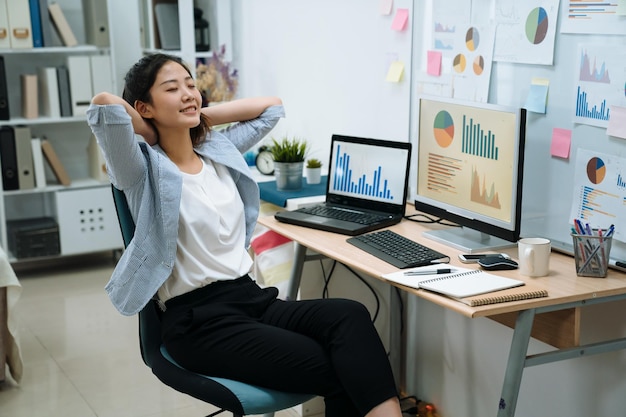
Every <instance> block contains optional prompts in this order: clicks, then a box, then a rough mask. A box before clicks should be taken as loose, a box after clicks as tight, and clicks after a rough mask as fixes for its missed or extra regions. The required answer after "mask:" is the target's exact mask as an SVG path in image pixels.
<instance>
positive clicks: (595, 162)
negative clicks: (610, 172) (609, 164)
mask: <svg viewBox="0 0 626 417" xmlns="http://www.w3.org/2000/svg"><path fill="white" fill-rule="evenodd" d="M605 176H606V165H605V164H604V161H603V160H602V159H600V158H598V157H593V158H591V159H590V160H589V162H587V178H589V181H591V182H592V183H593V184H600V183H601V182H602V180H604V177H605Z"/></svg>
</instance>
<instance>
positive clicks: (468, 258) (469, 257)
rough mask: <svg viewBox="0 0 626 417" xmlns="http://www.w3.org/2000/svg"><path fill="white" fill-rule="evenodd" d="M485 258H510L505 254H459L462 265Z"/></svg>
mask: <svg viewBox="0 0 626 417" xmlns="http://www.w3.org/2000/svg"><path fill="white" fill-rule="evenodd" d="M485 256H501V257H503V258H505V259H510V258H511V257H510V256H509V255H507V254H506V253H461V254H459V259H460V260H461V262H463V263H464V264H473V263H476V262H478V260H479V259H480V258H484V257H485Z"/></svg>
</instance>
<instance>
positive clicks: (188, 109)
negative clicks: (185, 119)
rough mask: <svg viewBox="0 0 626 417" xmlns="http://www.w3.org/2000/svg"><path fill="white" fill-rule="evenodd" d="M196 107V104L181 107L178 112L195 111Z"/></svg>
mask: <svg viewBox="0 0 626 417" xmlns="http://www.w3.org/2000/svg"><path fill="white" fill-rule="evenodd" d="M196 109H197V107H196V106H191V107H185V108H184V109H182V110H181V111H180V112H181V113H195V111H196Z"/></svg>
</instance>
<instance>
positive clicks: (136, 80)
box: [122, 54, 211, 147]
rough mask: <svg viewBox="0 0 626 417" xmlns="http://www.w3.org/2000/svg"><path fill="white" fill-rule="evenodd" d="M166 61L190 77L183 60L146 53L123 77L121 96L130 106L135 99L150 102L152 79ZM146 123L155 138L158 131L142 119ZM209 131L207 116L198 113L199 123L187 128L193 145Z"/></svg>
mask: <svg viewBox="0 0 626 417" xmlns="http://www.w3.org/2000/svg"><path fill="white" fill-rule="evenodd" d="M168 62H176V63H178V64H180V65H181V66H182V67H183V68H185V70H186V71H187V73H189V75H190V76H191V77H193V75H192V74H191V71H190V70H189V67H187V65H185V63H184V62H183V60H182V59H181V58H180V57H178V56H175V55H168V54H151V55H146V56H144V57H143V58H141V59H140V60H139V61H137V63H135V65H133V66H132V67H131V69H130V70H128V72H127V73H126V77H125V78H124V92H123V93H122V98H123V99H124V100H125V101H126V102H127V103H128V104H130V105H131V106H132V107H134V106H135V101H137V100H139V101H143V102H145V103H151V102H152V97H151V96H150V88H152V85H154V81H155V80H156V77H157V73H158V72H159V70H160V69H161V67H163V65H165V64H167V63H168ZM144 120H146V121H147V122H148V123H150V124H151V125H152V127H153V128H154V131H155V132H156V134H157V140H158V135H159V132H158V130H157V129H156V128H155V126H154V124H153V123H152V120H151V119H144ZM210 131H211V123H210V120H209V118H208V117H207V116H206V115H204V114H200V123H199V124H198V126H196V127H193V128H191V129H189V133H190V134H191V143H192V144H193V146H194V147H195V146H198V145H200V144H201V143H202V142H204V140H205V138H206V136H207V134H208V133H209V132H210Z"/></svg>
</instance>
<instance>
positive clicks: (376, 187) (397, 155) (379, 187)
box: [327, 135, 411, 209]
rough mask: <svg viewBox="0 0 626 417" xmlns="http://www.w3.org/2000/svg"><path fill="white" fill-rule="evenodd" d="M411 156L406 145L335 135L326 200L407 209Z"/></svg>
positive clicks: (373, 207)
mask: <svg viewBox="0 0 626 417" xmlns="http://www.w3.org/2000/svg"><path fill="white" fill-rule="evenodd" d="M410 154H411V144H410V143H407V142H394V141H385V140H378V139H365V138H356V137H352V136H341V135H333V137H332V142H331V154H330V162H329V172H328V188H327V198H330V200H331V201H332V200H334V201H333V202H341V200H345V199H347V200H349V201H353V199H356V200H362V201H363V202H369V203H370V204H373V206H372V207H370V208H372V209H376V208H377V206H379V205H382V206H386V205H389V204H391V205H398V206H404V205H405V204H406V193H407V188H408V173H409V164H410ZM338 200H339V201H338ZM379 203H380V204H379Z"/></svg>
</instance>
